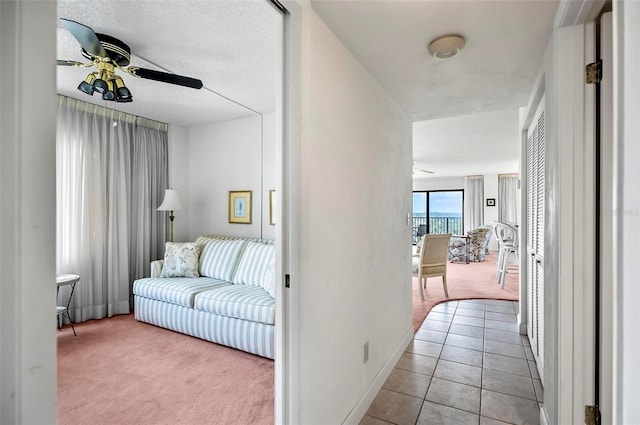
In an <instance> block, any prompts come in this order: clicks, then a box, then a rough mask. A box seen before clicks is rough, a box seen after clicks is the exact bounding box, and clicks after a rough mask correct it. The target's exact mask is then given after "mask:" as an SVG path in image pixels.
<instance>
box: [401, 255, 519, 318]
mask: <svg viewBox="0 0 640 425" xmlns="http://www.w3.org/2000/svg"><path fill="white" fill-rule="evenodd" d="M497 260H498V253H497V252H493V251H492V252H491V253H490V254H489V255H487V256H485V260H484V261H481V262H479V263H469V264H466V263H449V265H448V267H447V289H448V290H449V298H446V297H445V296H444V289H442V278H439V277H430V278H429V279H427V290H426V291H425V293H424V298H425V300H424V301H422V300H421V299H420V287H419V286H418V278H417V277H413V329H414V330H415V331H417V330H418V329H419V328H420V325H421V324H422V322H423V321H424V319H425V317H427V314H429V312H430V311H431V309H432V308H433V307H434V306H435V305H437V304H439V303H441V302H444V301H454V300H464V299H469V298H490V299H495V300H509V301H517V300H518V274H517V273H507V275H506V279H505V285H504V289H500V285H498V282H497V281H496V262H497Z"/></svg>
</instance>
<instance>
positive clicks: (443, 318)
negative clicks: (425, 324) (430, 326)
mask: <svg viewBox="0 0 640 425" xmlns="http://www.w3.org/2000/svg"><path fill="white" fill-rule="evenodd" d="M427 317H428V318H429V320H437V321H439V322H451V321H452V320H453V314H447V313H439V312H437V311H432V312H430V313H429V315H428V316H427Z"/></svg>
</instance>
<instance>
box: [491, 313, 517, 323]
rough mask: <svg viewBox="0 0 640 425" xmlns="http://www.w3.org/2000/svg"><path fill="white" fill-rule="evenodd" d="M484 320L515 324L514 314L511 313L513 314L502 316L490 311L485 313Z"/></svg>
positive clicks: (502, 314)
mask: <svg viewBox="0 0 640 425" xmlns="http://www.w3.org/2000/svg"><path fill="white" fill-rule="evenodd" d="M485 318H486V319H489V320H498V321H500V322H509V323H515V322H516V315H515V313H513V314H504V313H494V312H492V311H487V313H486V315H485Z"/></svg>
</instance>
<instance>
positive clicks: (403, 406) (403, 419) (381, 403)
mask: <svg viewBox="0 0 640 425" xmlns="http://www.w3.org/2000/svg"><path fill="white" fill-rule="evenodd" d="M421 408H422V399H419V398H417V397H411V396H408V395H405V394H400V393H396V392H394V391H389V390H385V389H384V388H383V389H381V390H380V392H379V393H378V395H377V396H376V398H375V400H374V401H373V404H371V407H369V410H368V411H367V415H368V416H373V417H374V418H377V419H382V420H385V421H387V422H392V423H394V424H397V425H414V424H415V423H416V420H417V419H418V414H419V413H420V409H421Z"/></svg>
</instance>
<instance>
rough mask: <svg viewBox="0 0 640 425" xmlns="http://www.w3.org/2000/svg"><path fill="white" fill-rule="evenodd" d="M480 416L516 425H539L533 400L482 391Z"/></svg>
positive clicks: (538, 416)
mask: <svg viewBox="0 0 640 425" xmlns="http://www.w3.org/2000/svg"><path fill="white" fill-rule="evenodd" d="M480 414H481V415H482V416H486V417H488V418H492V419H497V420H500V421H503V422H508V423H512V424H517V425H539V424H540V409H539V408H538V403H536V402H535V401H533V400H527V399H524V398H519V397H513V396H510V395H507V394H500V393H496V392H493V391H487V390H482V410H481V412H480Z"/></svg>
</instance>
